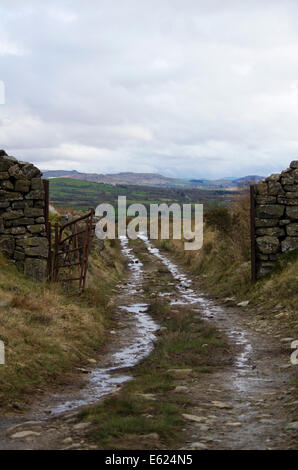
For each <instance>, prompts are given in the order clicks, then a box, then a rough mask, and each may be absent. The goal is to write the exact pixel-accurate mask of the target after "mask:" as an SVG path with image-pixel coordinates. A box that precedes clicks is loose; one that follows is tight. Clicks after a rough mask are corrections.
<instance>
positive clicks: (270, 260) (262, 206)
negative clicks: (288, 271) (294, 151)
mask: <svg viewBox="0 0 298 470" xmlns="http://www.w3.org/2000/svg"><path fill="white" fill-rule="evenodd" d="M254 199H255V242H256V266H257V277H258V278H261V277H263V276H264V275H266V274H267V273H269V272H270V271H271V269H272V268H273V267H274V265H275V263H276V261H277V260H278V258H279V257H280V255H281V254H282V253H286V252H288V251H291V250H295V249H297V248H298V160H296V161H293V162H292V163H291V164H290V168H287V169H286V170H284V171H282V172H281V173H280V174H273V175H271V176H269V177H268V178H266V179H265V180H264V181H261V182H260V183H258V184H256V185H254Z"/></svg>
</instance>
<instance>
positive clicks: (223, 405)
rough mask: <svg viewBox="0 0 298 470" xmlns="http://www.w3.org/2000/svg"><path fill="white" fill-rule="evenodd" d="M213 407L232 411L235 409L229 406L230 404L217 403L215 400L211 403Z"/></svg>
mask: <svg viewBox="0 0 298 470" xmlns="http://www.w3.org/2000/svg"><path fill="white" fill-rule="evenodd" d="M211 405H212V406H215V407H216V408H223V409H224V408H226V409H231V408H233V407H232V406H231V405H229V404H228V403H224V402H222V401H217V400H214V401H212V402H211Z"/></svg>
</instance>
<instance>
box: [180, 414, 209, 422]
mask: <svg viewBox="0 0 298 470" xmlns="http://www.w3.org/2000/svg"><path fill="white" fill-rule="evenodd" d="M182 418H184V419H187V420H188V421H194V422H195V423H201V422H202V421H205V418H204V416H196V415H191V414H188V413H183V414H182Z"/></svg>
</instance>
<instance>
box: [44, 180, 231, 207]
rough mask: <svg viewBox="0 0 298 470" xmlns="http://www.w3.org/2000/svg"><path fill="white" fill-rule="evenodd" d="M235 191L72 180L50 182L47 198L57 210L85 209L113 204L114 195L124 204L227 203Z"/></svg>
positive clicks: (115, 202) (208, 204) (115, 201)
mask: <svg viewBox="0 0 298 470" xmlns="http://www.w3.org/2000/svg"><path fill="white" fill-rule="evenodd" d="M235 194H237V192H236V191H234V192H233V191H224V190H204V189H198V188H193V189H191V188H189V189H178V188H159V187H153V186H152V187H148V186H136V185H124V184H121V185H117V186H115V185H110V184H105V183H95V182H89V181H82V180H78V179H73V178H53V179H51V180H50V199H51V202H52V203H53V204H55V205H56V206H58V207H71V208H75V209H89V208H90V207H96V206H97V205H98V204H100V203H102V202H109V203H111V204H114V205H116V204H117V198H118V196H126V197H127V203H128V204H132V203H135V202H137V203H141V204H145V205H146V206H148V205H149V204H150V203H152V204H153V203H158V204H161V203H162V202H165V203H168V204H170V203H173V202H180V203H191V202H192V203H204V204H205V205H206V206H210V205H211V206H212V205H213V204H215V203H218V202H220V203H222V204H226V203H228V202H230V201H231V199H232V198H233V197H234V195H235Z"/></svg>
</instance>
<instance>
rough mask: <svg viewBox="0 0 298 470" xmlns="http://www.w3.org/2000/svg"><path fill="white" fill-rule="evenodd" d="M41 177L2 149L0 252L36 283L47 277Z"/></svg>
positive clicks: (36, 171)
mask: <svg viewBox="0 0 298 470" xmlns="http://www.w3.org/2000/svg"><path fill="white" fill-rule="evenodd" d="M41 176H42V174H41V172H40V170H39V169H38V168H36V167H35V166H34V165H32V164H31V163H27V162H21V161H18V160H16V159H15V158H14V157H11V156H8V155H7V154H6V152H5V151H4V150H0V251H1V252H2V253H3V254H4V255H5V256H6V257H8V258H10V259H11V260H13V262H14V263H15V264H16V266H17V267H18V269H19V270H20V271H22V272H24V273H25V275H26V276H27V277H29V278H31V279H33V280H36V281H43V280H45V279H46V276H47V258H48V239H47V236H46V231H45V218H44V207H45V193H44V187H43V180H42V178H41Z"/></svg>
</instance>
